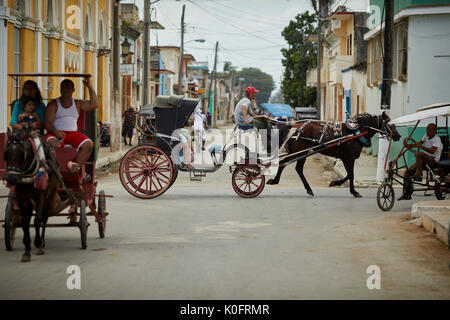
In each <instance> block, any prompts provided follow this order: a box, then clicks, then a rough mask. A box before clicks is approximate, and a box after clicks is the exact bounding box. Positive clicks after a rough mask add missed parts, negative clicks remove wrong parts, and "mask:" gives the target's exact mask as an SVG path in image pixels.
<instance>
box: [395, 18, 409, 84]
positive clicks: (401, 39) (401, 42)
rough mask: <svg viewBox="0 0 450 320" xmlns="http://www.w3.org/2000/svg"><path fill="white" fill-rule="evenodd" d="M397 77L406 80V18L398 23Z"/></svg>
mask: <svg viewBox="0 0 450 320" xmlns="http://www.w3.org/2000/svg"><path fill="white" fill-rule="evenodd" d="M397 37H398V58H397V59H398V78H399V80H406V76H407V75H408V20H404V21H402V22H400V23H399V25H398V36H397Z"/></svg>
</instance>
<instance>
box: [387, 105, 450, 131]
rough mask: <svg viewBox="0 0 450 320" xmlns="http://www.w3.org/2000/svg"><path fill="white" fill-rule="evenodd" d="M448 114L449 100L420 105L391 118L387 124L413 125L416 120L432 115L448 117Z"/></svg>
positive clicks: (449, 113)
mask: <svg viewBox="0 0 450 320" xmlns="http://www.w3.org/2000/svg"><path fill="white" fill-rule="evenodd" d="M449 115H450V102H447V103H439V104H434V105H430V106H426V107H422V108H420V109H418V110H417V112H415V113H412V114H408V115H406V116H402V117H399V118H396V119H393V120H391V121H390V122H389V124H393V125H396V126H408V125H413V124H415V123H416V122H417V121H420V120H425V119H429V118H434V117H441V116H443V117H448V116H449Z"/></svg>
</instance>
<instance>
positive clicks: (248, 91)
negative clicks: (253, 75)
mask: <svg viewBox="0 0 450 320" xmlns="http://www.w3.org/2000/svg"><path fill="white" fill-rule="evenodd" d="M253 92H259V90H256V89H255V87H247V89H245V93H246V94H250V93H253Z"/></svg>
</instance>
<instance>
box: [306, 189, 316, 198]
mask: <svg viewBox="0 0 450 320" xmlns="http://www.w3.org/2000/svg"><path fill="white" fill-rule="evenodd" d="M306 193H307V194H309V195H310V196H313V197H314V193H313V192H312V190H306Z"/></svg>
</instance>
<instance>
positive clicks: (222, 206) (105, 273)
mask: <svg viewBox="0 0 450 320" xmlns="http://www.w3.org/2000/svg"><path fill="white" fill-rule="evenodd" d="M307 167H308V169H307V170H306V175H307V177H308V178H311V177H313V176H314V177H316V179H314V180H313V179H311V180H312V181H313V183H314V185H316V186H317V185H319V187H314V188H313V189H314V191H315V194H316V197H314V198H313V197H309V196H307V195H306V193H305V191H304V189H303V187H302V186H301V185H300V184H299V180H298V177H297V176H296V174H295V172H294V170H293V167H289V168H288V169H287V170H286V172H285V175H284V179H283V180H282V184H281V185H280V186H266V189H265V190H264V191H263V193H262V194H261V195H260V196H259V197H258V198H256V199H242V198H239V197H238V196H237V195H236V194H235V193H234V191H233V189H232V187H231V183H230V182H231V175H230V174H229V173H228V172H227V168H223V169H222V170H221V171H219V172H217V173H215V174H214V175H209V176H208V177H207V178H206V180H204V181H203V182H201V183H199V182H190V181H189V179H188V177H187V174H181V175H180V176H179V178H178V180H177V182H176V183H175V184H174V186H173V187H172V188H171V189H170V190H169V191H168V192H166V193H165V194H164V195H162V196H161V197H160V198H157V199H153V200H139V199H136V198H133V197H132V196H131V195H129V194H127V193H126V192H125V191H124V189H123V188H122V186H121V185H120V182H119V181H118V177H117V175H116V174H112V175H109V176H106V177H104V178H102V179H100V180H99V189H104V190H105V191H106V192H107V193H109V194H114V195H115V198H114V199H109V200H108V203H107V206H108V211H109V212H110V216H109V220H108V226H107V237H106V238H105V239H99V238H98V233H97V228H96V226H92V227H91V228H90V229H89V232H88V248H87V249H86V250H81V249H80V239H79V233H78V230H77V229H50V230H49V231H48V235H47V248H46V254H45V255H43V256H36V255H34V254H33V256H32V261H31V262H30V263H27V264H23V263H20V262H19V260H20V257H21V255H22V253H23V250H22V245H21V243H20V241H16V247H18V248H17V249H16V250H15V251H13V252H6V251H5V250H3V248H4V241H3V236H0V247H1V249H0V270H1V272H0V299H18V298H20V299H30V298H33V299H54V298H57V299H61V298H62V299H119V298H120V299H391V298H401V299H418V298H424V299H428V298H435V299H449V298H450V272H449V266H448V263H449V262H450V252H449V250H448V249H447V248H446V247H445V246H444V245H443V244H442V243H441V242H439V241H438V240H436V239H435V237H434V236H433V235H432V234H430V233H427V232H425V231H424V230H423V229H421V228H418V227H416V226H414V225H412V224H410V223H408V221H407V220H408V217H409V215H408V213H409V209H410V206H411V202H406V203H397V204H396V206H395V208H394V210H393V211H391V212H389V213H381V211H379V210H378V208H377V205H376V199H375V193H376V190H375V189H360V190H359V191H360V192H361V194H362V195H363V198H361V199H354V198H352V197H351V196H350V193H349V191H348V189H346V188H335V189H330V188H326V187H320V186H325V185H326V184H327V181H325V180H323V179H322V178H321V173H322V171H321V168H320V163H319V162H317V161H314V159H313V158H309V159H308V162H307ZM0 191H4V190H0ZM2 208H4V206H2ZM2 210H3V209H2ZM59 219H61V218H53V219H52V221H53V222H56V221H57V220H59ZM18 236H19V237H21V236H22V233H21V232H19V234H18ZM69 265H78V266H79V267H80V268H81V290H68V289H67V288H66V280H67V277H68V276H69V275H68V274H66V268H67V267H68V266H69ZM370 265H378V266H379V267H380V269H381V289H380V290H369V289H367V286H366V280H367V278H368V277H369V274H367V273H366V269H367V267H368V266H370Z"/></svg>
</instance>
